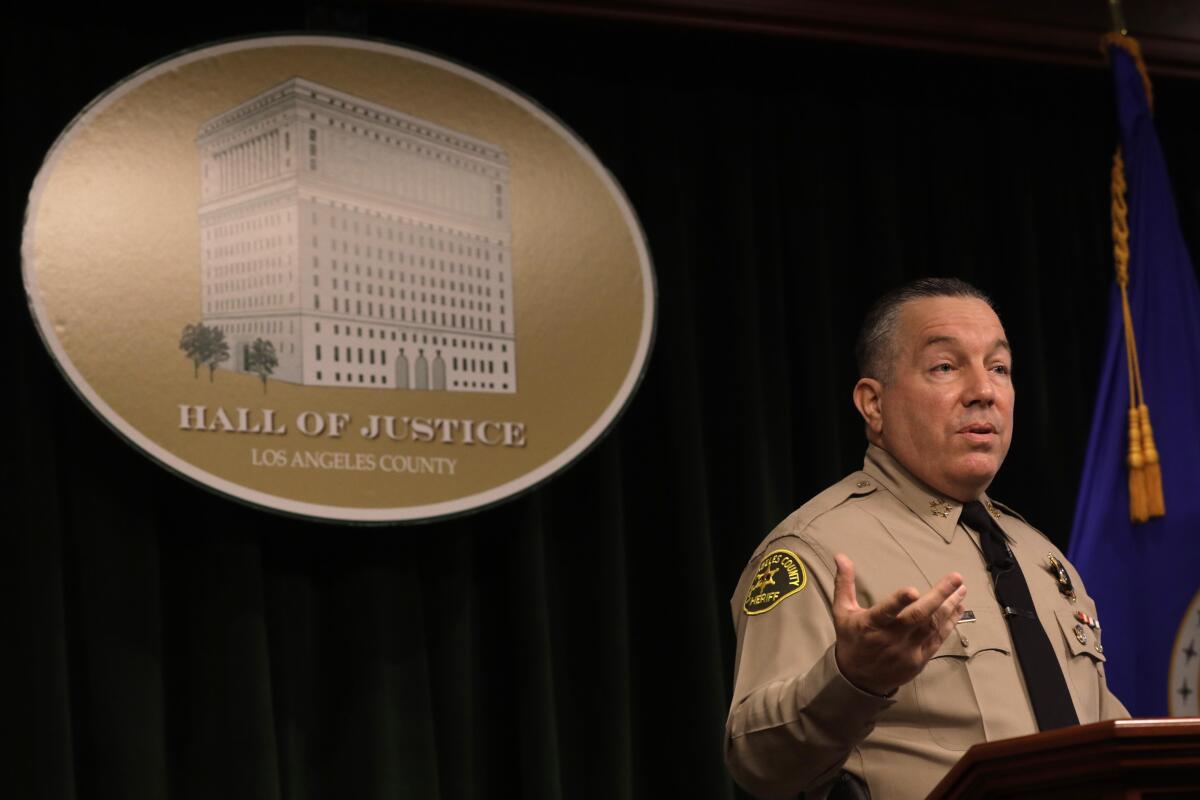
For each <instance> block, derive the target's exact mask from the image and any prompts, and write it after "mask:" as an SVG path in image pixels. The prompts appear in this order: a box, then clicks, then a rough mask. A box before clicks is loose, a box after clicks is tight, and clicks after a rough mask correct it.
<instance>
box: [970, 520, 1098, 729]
mask: <svg viewBox="0 0 1200 800" xmlns="http://www.w3.org/2000/svg"><path fill="white" fill-rule="evenodd" d="M962 519H963V522H965V523H966V524H967V525H970V526H971V528H973V529H974V530H975V531H977V532H978V533H979V542H980V545H981V546H982V549H983V558H984V560H985V561H986V562H987V568H988V572H990V573H992V581H993V582H994V583H995V586H996V599H997V600H998V601H1000V606H1001V608H1003V609H1004V618H1005V619H1006V620H1008V630H1009V633H1011V634H1012V640H1013V647H1014V649H1016V651H1017V663H1019V664H1020V665H1021V674H1022V675H1023V676H1024V677H1025V686H1026V688H1027V689H1028V690H1029V700H1030V702H1032V703H1033V714H1034V716H1035V717H1037V722H1038V728H1039V729H1040V730H1043V731H1048V730H1050V729H1052V728H1065V727H1067V726H1068V725H1078V724H1079V717H1077V716H1076V715H1075V706H1074V704H1073V703H1072V702H1071V692H1070V691H1069V690H1068V689H1067V682H1066V680H1065V679H1064V678H1063V674H1062V670H1061V669H1060V668H1059V666H1058V659H1057V658H1055V656H1054V648H1053V647H1051V646H1050V640H1049V639H1048V638H1047V637H1046V631H1045V629H1044V628H1042V624H1041V623H1040V622H1039V621H1038V618H1037V614H1036V613H1035V612H1034V609H1033V598H1032V597H1030V595H1029V584H1027V583H1026V582H1025V575H1024V574H1023V573H1022V572H1021V565H1020V564H1018V563H1017V561H1016V559H1015V558H1013V555H1012V553H1011V552H1009V549H1008V537H1007V536H1005V535H1004V531H1003V530H1001V528H1000V526H999V525H997V524H996V521H995V520H994V519H992V516H991V515H990V514H989V513H988V512H987V509H985V508H984V507H983V504H982V503H980V502H979V501H978V500H975V501H973V502H970V503H966V504H965V505H963V510H962Z"/></svg>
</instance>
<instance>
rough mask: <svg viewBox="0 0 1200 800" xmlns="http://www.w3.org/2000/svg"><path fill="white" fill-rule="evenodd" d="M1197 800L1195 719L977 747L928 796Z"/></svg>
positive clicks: (1080, 728)
mask: <svg viewBox="0 0 1200 800" xmlns="http://www.w3.org/2000/svg"><path fill="white" fill-rule="evenodd" d="M952 798H953V800H959V799H960V798H1021V800H1040V799H1041V798H1046V800H1074V799H1075V798H1096V800H1140V798H1145V800H1183V798H1191V800H1196V799H1197V798H1200V717H1183V718H1179V719H1124V720H1107V721H1105V722H1095V723H1092V724H1091V725H1077V726H1075V727H1073V728H1063V729H1061V730H1056V731H1047V732H1045V733H1037V734H1034V735H1032V736H1019V737H1017V738H1015V739H1004V740H1002V741H998V742H986V743H984V744H977V745H975V746H974V747H972V748H971V749H970V750H968V751H967V754H966V755H965V756H963V758H962V760H961V761H959V762H958V763H957V764H955V765H954V768H953V769H951V770H950V772H948V773H947V774H946V777H945V778H943V779H942V781H941V783H939V784H938V785H937V787H936V788H935V789H934V790H933V793H932V794H930V795H929V800H952Z"/></svg>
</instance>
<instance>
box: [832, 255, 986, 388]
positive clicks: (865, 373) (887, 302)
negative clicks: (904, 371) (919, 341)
mask: <svg viewBox="0 0 1200 800" xmlns="http://www.w3.org/2000/svg"><path fill="white" fill-rule="evenodd" d="M926 297H973V298H975V299H976V300H982V301H983V302H985V303H987V304H988V307H989V308H992V309H995V305H994V304H993V303H992V298H990V297H988V296H987V295H986V294H984V293H983V292H982V291H981V290H979V289H976V288H975V287H974V286H972V285H971V284H969V283H967V282H966V281H964V280H960V279H959V278H919V279H917V280H915V281H912V282H911V283H906V284H904V285H903V286H900V287H898V288H896V289H892V290H891V291H890V292H888V293H887V294H885V295H884V296H883V297H881V298H879V299H878V300H876V301H875V305H873V306H871V310H870V311H868V312H867V316H866V317H865V318H864V319H863V324H862V328H861V329H859V332H858V340H857V341H856V342H855V343H854V358H855V360H856V361H857V362H858V374H859V377H862V378H874V379H876V380H878V381H882V382H883V383H887V382H888V381H890V380H891V378H892V365H893V363H894V362H895V360H896V355H897V353H896V334H897V332H898V331H899V328H900V309H901V308H903V306H904V304H905V303H909V302H911V301H913V300H920V299H922V298H926Z"/></svg>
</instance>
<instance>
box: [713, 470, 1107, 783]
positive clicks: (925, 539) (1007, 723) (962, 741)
mask: <svg viewBox="0 0 1200 800" xmlns="http://www.w3.org/2000/svg"><path fill="white" fill-rule="evenodd" d="M981 500H982V501H983V502H984V504H985V505H988V506H989V507H991V508H993V509H995V510H994V511H993V513H994V514H995V513H999V514H1000V516H999V517H998V519H997V522H998V523H999V524H1000V526H1001V527H1002V528H1003V529H1004V531H1005V532H1006V533H1007V534H1008V535H1009V536H1010V537H1011V538H1012V539H1013V540H1014V541H1013V544H1012V551H1013V553H1014V555H1015V556H1016V559H1017V561H1018V563H1019V564H1020V565H1021V569H1022V571H1023V572H1024V574H1025V580H1026V581H1027V582H1028V584H1029V591H1030V594H1031V595H1032V596H1033V602H1034V606H1035V607H1036V612H1037V616H1038V618H1039V619H1040V620H1041V623H1042V626H1043V627H1044V628H1045V630H1046V633H1047V635H1048V636H1049V638H1050V643H1051V645H1052V647H1053V648H1054V651H1055V653H1056V654H1057V656H1058V660H1059V663H1060V665H1061V666H1062V670H1063V675H1064V676H1065V677H1066V681H1067V686H1068V687H1069V689H1070V691H1071V699H1072V700H1073V701H1074V704H1075V711H1076V713H1077V714H1078V715H1079V721H1080V722H1081V723H1088V722H1096V721H1097V720H1102V719H1115V718H1121V717H1128V716H1129V713H1128V712H1127V711H1126V710H1125V707H1124V706H1122V705H1121V703H1120V701H1119V700H1117V698H1116V697H1114V696H1113V695H1112V693H1110V692H1109V691H1108V687H1107V685H1106V684H1105V680H1104V659H1105V656H1104V652H1103V646H1102V645H1101V644H1100V637H1099V631H1097V630H1094V629H1093V628H1091V627H1089V626H1087V625H1082V624H1081V623H1080V622H1079V620H1077V619H1076V617H1075V615H1076V613H1077V612H1080V611H1082V612H1084V613H1085V614H1087V615H1088V617H1091V618H1095V616H1096V607H1095V604H1094V603H1093V602H1092V599H1091V598H1090V597H1088V596H1087V594H1086V593H1085V592H1084V589H1083V584H1082V582H1081V581H1080V580H1079V575H1078V574H1077V573H1076V572H1075V570H1074V568H1073V567H1071V566H1070V565H1068V564H1066V559H1065V558H1064V556H1063V554H1062V553H1061V552H1060V551H1059V550H1058V548H1056V547H1055V546H1054V545H1053V544H1051V542H1050V541H1049V540H1048V539H1046V538H1045V537H1044V536H1043V535H1042V534H1041V533H1040V532H1038V531H1037V530H1035V529H1033V528H1032V527H1030V526H1029V525H1028V524H1026V523H1025V521H1024V520H1023V519H1021V518H1020V517H1018V516H1016V515H1015V514H1013V513H1012V512H1011V511H1008V510H1007V509H1005V508H1003V507H1002V506H999V505H993V504H991V503H990V501H988V500H987V498H986V497H984V498H981ZM961 510H962V506H961V504H960V503H958V502H956V501H953V500H951V501H947V500H946V499H945V498H942V497H940V496H938V495H937V493H935V492H934V491H933V490H931V489H929V488H928V487H926V486H924V485H923V484H921V483H920V481H918V480H917V479H916V478H914V477H913V476H912V475H911V474H909V473H908V472H907V471H906V470H905V469H904V468H903V467H901V466H900V465H899V464H898V463H897V462H896V461H895V460H894V459H893V458H892V457H891V456H890V455H888V453H886V452H885V451H883V450H881V449H879V448H878V447H874V446H872V447H869V448H868V449H867V457H866V460H865V463H864V465H863V470H862V472H856V473H854V474H852V475H850V476H848V477H847V478H845V479H843V480H842V481H840V482H839V483H837V484H835V485H833V486H832V487H830V488H829V489H826V490H825V491H824V492H822V493H821V494H819V495H817V496H816V497H815V498H813V499H812V500H811V501H809V502H808V503H806V504H805V505H804V506H803V507H802V508H800V509H799V510H798V511H795V512H793V513H792V514H791V516H789V517H788V518H787V519H785V520H784V521H783V522H782V523H780V525H779V526H778V527H777V528H775V530H773V531H771V533H770V534H769V535H768V536H767V538H766V539H765V540H763V543H762V544H761V545H760V546H759V548H758V550H757V551H756V552H755V554H754V556H753V557H752V558H751V559H750V562H749V563H748V565H747V566H746V570H745V572H744V573H743V574H742V578H741V580H740V581H739V582H738V587H737V590H736V591H735V592H734V595H733V600H732V610H733V620H734V626H735V627H736V628H737V640H738V649H737V661H736V665H735V678H734V688H733V704H732V706H731V707H730V710H729V719H728V722H727V723H726V741H725V758H726V762H727V763H728V765H729V769H730V772H731V773H732V774H733V776H734V778H735V779H737V781H738V783H740V784H741V785H742V786H744V787H745V788H746V789H748V790H750V791H751V792H754V793H757V794H762V795H766V796H779V795H789V794H795V793H797V792H801V791H808V792H812V795H811V796H814V797H823V796H824V794H825V792H826V791H827V789H828V783H829V782H830V781H831V780H832V779H833V778H835V777H836V776H837V774H838V772H839V771H840V770H842V769H846V770H848V771H850V772H852V773H854V774H855V775H857V776H858V777H860V778H862V779H863V780H864V781H866V783H867V785H868V787H869V788H870V789H871V793H872V795H873V796H874V797H876V798H888V800H891V798H898V799H899V800H903V798H923V797H925V796H926V795H927V794H928V793H929V791H930V790H931V789H932V788H933V787H934V786H935V785H936V784H937V782H938V781H939V780H940V779H941V778H942V776H943V775H944V774H945V773H946V772H947V771H948V770H949V769H950V767H951V766H952V765H953V764H954V762H956V761H957V760H958V759H959V758H960V757H961V756H962V754H963V752H964V751H965V750H966V749H967V748H969V747H970V746H971V745H973V744H976V743H977V742H984V741H994V740H996V739H1005V738H1008V737H1011V736H1021V735H1024V734H1028V733H1035V732H1037V723H1036V721H1035V719H1034V715H1033V708H1032V706H1031V705H1030V702H1029V696H1028V694H1027V692H1026V691H1025V685H1024V680H1023V678H1022V676H1021V670H1020V666H1019V665H1018V663H1017V660H1016V656H1015V654H1014V653H1013V648H1012V639H1011V638H1010V636H1009V631H1008V625H1007V623H1006V622H1005V620H1004V618H1003V616H1002V615H1001V611H1000V607H999V606H998V604H997V602H996V597H995V594H994V592H993V590H992V581H991V577H990V575H989V574H988V572H987V567H986V565H985V564H984V560H983V555H982V552H981V551H980V549H979V538H978V535H977V534H976V533H974V532H973V531H971V530H969V529H968V528H966V527H963V526H962V525H960V524H959V522H958V518H959V514H960V512H961ZM836 553H845V554H846V555H847V556H849V557H850V558H851V560H853V561H854V565H855V571H856V574H857V578H856V581H857V582H856V588H857V592H858V602H859V604H860V605H861V606H862V607H863V608H866V607H868V606H870V605H873V604H875V603H877V602H879V601H880V600H883V599H884V598H886V597H888V596H890V595H891V594H893V593H894V592H895V591H896V590H898V589H900V588H903V587H905V586H915V587H917V588H918V589H920V591H921V593H922V594H924V593H925V592H926V591H928V590H929V589H930V588H932V586H933V584H935V583H936V582H937V581H938V580H939V579H941V578H942V576H944V575H946V574H947V573H949V572H958V573H959V574H961V575H962V576H963V582H964V583H965V585H966V587H967V596H966V599H965V601H964V602H965V607H966V609H968V611H969V612H971V613H967V614H964V618H968V617H970V616H971V614H972V613H973V616H974V621H970V622H968V621H966V620H965V619H964V620H963V621H960V622H959V624H958V625H957V627H956V630H955V632H954V633H952V634H951V635H950V636H949V638H947V640H946V641H945V643H944V644H943V645H942V647H941V649H939V650H938V652H937V653H936V654H935V655H934V657H933V658H932V659H931V660H930V662H929V663H928V664H927V665H926V667H925V669H924V670H923V671H922V672H921V674H920V675H918V676H917V677H916V679H914V680H913V681H911V682H910V683H907V684H905V685H904V686H901V687H900V688H899V690H898V691H897V692H896V693H895V694H894V695H893V696H892V697H890V698H882V697H878V696H875V695H871V694H868V693H866V692H863V691H860V690H859V689H857V688H856V687H855V686H853V685H852V684H850V683H849V682H848V681H847V680H846V679H845V678H844V677H843V676H842V675H841V673H840V672H839V671H838V667H837V663H836V661H835V659H834V654H833V645H834V640H835V636H834V629H833V617H832V615H831V611H830V605H831V602H832V599H833V596H834V589H833V580H834V575H835V574H836V567H835V565H834V560H833V557H834V555H835V554H836ZM1049 555H1053V556H1054V557H1055V558H1056V559H1058V560H1059V561H1060V562H1061V563H1062V564H1064V565H1066V570H1067V572H1068V574H1069V576H1070V579H1071V581H1072V583H1073V585H1074V589H1075V592H1076V600H1075V602H1071V600H1070V599H1068V597H1066V596H1065V595H1064V594H1063V593H1062V592H1061V591H1060V589H1059V584H1058V582H1057V580H1056V578H1055V577H1054V575H1052V574H1051V571H1050V569H1049V558H1048V556H1049ZM797 565H799V566H797ZM748 612H750V613H748ZM1076 626H1079V627H1078V628H1077V627H1076Z"/></svg>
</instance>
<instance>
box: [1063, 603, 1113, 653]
mask: <svg viewBox="0 0 1200 800" xmlns="http://www.w3.org/2000/svg"><path fill="white" fill-rule="evenodd" d="M1054 615H1055V616H1056V617H1058V625H1059V627H1060V628H1062V634H1063V639H1064V640H1065V641H1066V643H1067V650H1068V652H1070V653H1071V655H1072V656H1088V657H1089V658H1092V659H1094V660H1096V661H1104V660H1105V658H1104V645H1102V644H1101V643H1100V632H1099V631H1096V630H1093V629H1092V628H1090V627H1088V626H1087V625H1084V624H1083V623H1082V622H1080V621H1079V620H1077V619H1075V614H1074V613H1072V612H1071V611H1070V610H1069V609H1063V608H1060V609H1056V610H1055V612H1054Z"/></svg>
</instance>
